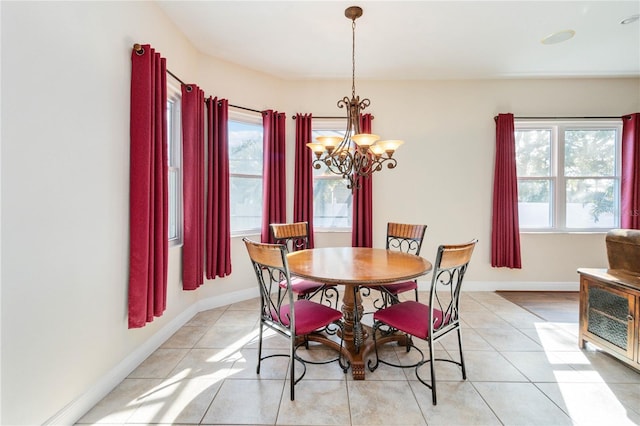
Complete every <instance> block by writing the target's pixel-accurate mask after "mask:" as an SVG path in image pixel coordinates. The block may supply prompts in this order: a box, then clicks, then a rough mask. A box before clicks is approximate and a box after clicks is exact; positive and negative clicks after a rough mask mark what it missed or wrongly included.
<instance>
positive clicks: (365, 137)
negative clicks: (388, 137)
mask: <svg viewBox="0 0 640 426" xmlns="http://www.w3.org/2000/svg"><path fill="white" fill-rule="evenodd" d="M351 139H352V140H353V141H354V142H355V143H356V144H357V145H358V146H371V145H373V144H374V143H376V141H377V140H379V139H380V136H378V135H373V134H370V133H359V134H357V135H353V136H351Z"/></svg>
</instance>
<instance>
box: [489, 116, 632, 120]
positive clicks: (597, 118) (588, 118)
mask: <svg viewBox="0 0 640 426" xmlns="http://www.w3.org/2000/svg"><path fill="white" fill-rule="evenodd" d="M493 118H494V119H497V118H498V116H497V115H496V116H495V117H493ZM513 118H514V119H516V120H579V119H583V120H605V119H606V120H610V119H614V118H623V117H620V116H618V117H607V116H602V117H516V116H514V117H513Z"/></svg>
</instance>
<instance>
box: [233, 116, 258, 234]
mask: <svg viewBox="0 0 640 426" xmlns="http://www.w3.org/2000/svg"><path fill="white" fill-rule="evenodd" d="M262 134H263V129H262V117H261V116H260V115H259V114H245V113H240V112H235V111H229V202H230V211H231V234H232V235H239V234H248V233H255V232H258V233H259V232H260V230H261V228H262V161H263V158H262V151H263V141H262Z"/></svg>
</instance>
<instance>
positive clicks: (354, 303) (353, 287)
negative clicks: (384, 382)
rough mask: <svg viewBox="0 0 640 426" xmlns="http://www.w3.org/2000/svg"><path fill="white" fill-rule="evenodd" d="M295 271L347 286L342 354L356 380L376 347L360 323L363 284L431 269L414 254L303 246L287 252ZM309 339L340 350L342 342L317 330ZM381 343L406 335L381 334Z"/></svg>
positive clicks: (412, 276)
mask: <svg viewBox="0 0 640 426" xmlns="http://www.w3.org/2000/svg"><path fill="white" fill-rule="evenodd" d="M287 262H288V264H289V271H290V272H291V274H292V275H294V276H298V277H301V278H305V279H308V280H313V281H317V282H320V283H323V284H333V285H342V286H345V289H344V295H343V299H342V314H343V319H344V331H343V333H342V337H343V338H344V346H343V348H342V352H343V354H344V355H345V356H346V357H347V358H348V359H349V361H350V363H351V370H352V375H353V378H354V379H355V380H364V378H365V359H366V356H367V355H368V353H369V352H370V351H371V350H372V349H373V339H370V338H369V336H368V334H369V333H370V332H371V330H370V329H369V328H368V327H366V326H364V325H363V324H362V323H361V319H362V312H363V309H362V298H361V295H360V287H361V286H367V287H374V286H377V285H382V284H390V283H394V282H400V281H408V280H412V279H415V278H417V277H420V276H422V275H425V274H427V273H429V272H430V271H431V268H432V265H431V262H429V261H428V260H426V259H424V258H422V257H420V256H416V255H413V254H408V253H402V252H398V251H391V250H385V249H377V248H366V247H325V248H315V249H308V250H300V251H296V252H293V253H290V254H288V255H287ZM309 340H312V341H317V342H320V343H323V344H326V345H328V346H330V347H333V348H334V349H336V350H340V345H339V343H338V342H335V340H332V339H331V338H330V337H329V336H325V335H323V334H320V333H314V334H313V335H310V336H309ZM377 340H378V344H383V343H386V342H389V341H394V340H395V341H399V342H403V341H404V336H401V335H395V334H394V335H388V336H382V337H381V338H380V339H377Z"/></svg>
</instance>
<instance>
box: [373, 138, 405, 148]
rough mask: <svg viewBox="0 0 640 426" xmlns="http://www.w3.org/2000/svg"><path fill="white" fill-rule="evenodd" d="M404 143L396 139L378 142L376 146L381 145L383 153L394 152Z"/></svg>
mask: <svg viewBox="0 0 640 426" xmlns="http://www.w3.org/2000/svg"><path fill="white" fill-rule="evenodd" d="M403 143H404V141H401V140H398V139H389V140H386V141H379V142H378V145H381V146H382V147H383V148H384V150H385V151H395V150H397V149H398V147H400V145H402V144H403Z"/></svg>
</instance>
